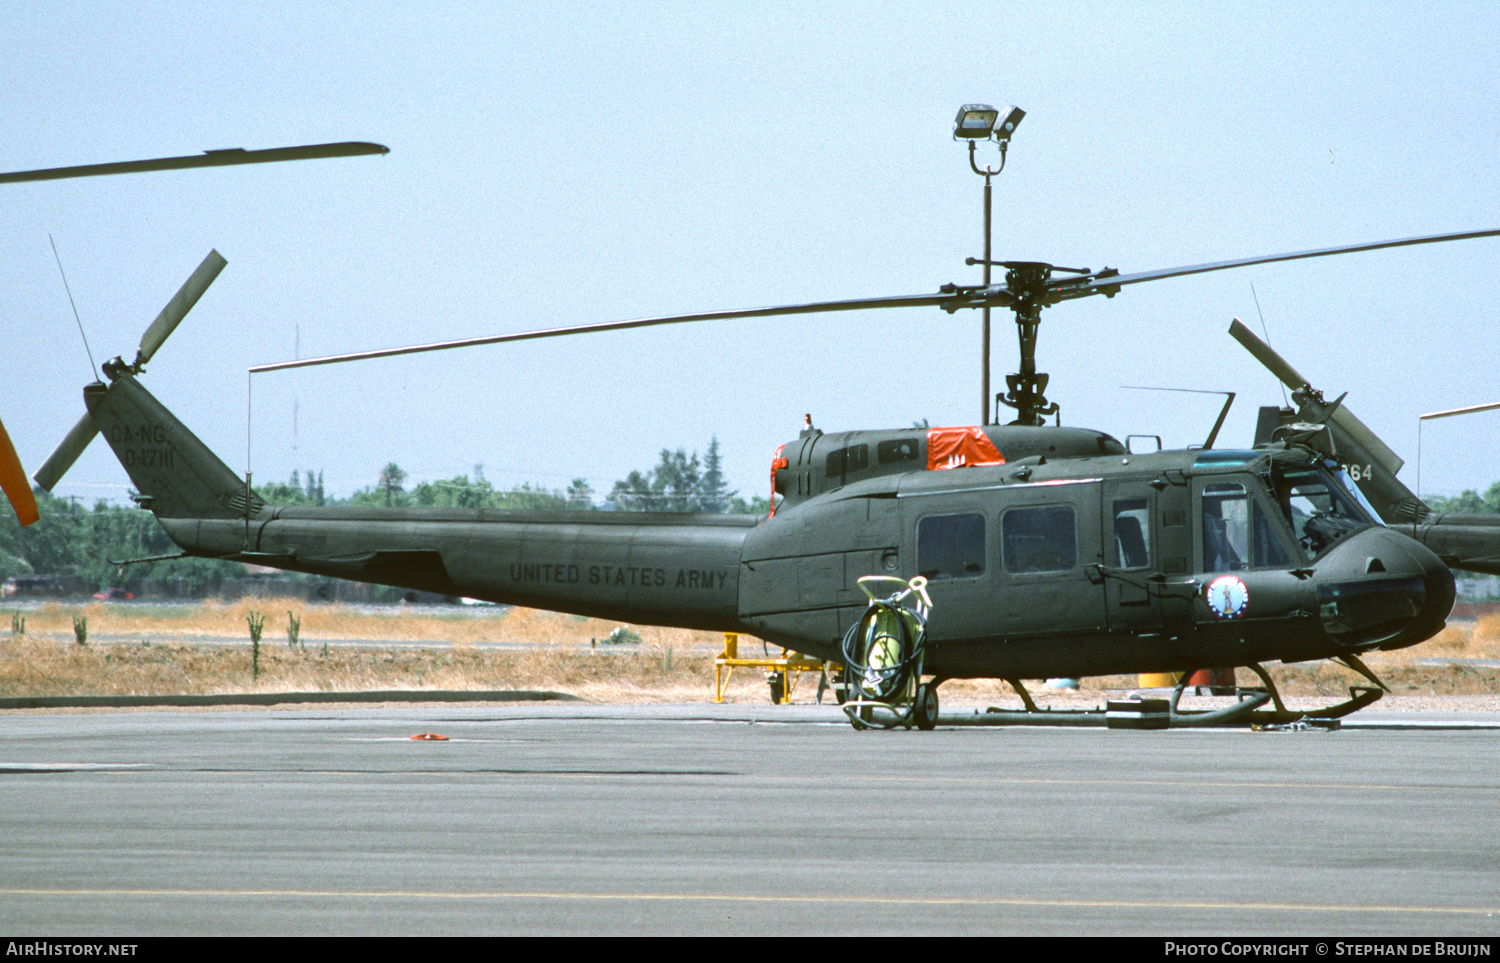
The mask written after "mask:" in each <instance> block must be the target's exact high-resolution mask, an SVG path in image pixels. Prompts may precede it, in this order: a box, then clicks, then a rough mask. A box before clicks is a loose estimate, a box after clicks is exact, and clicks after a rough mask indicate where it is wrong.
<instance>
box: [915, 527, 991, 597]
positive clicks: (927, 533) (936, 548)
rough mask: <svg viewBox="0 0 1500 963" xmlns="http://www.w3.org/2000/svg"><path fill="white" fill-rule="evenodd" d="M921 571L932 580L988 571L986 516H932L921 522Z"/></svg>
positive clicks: (919, 570) (918, 545) (975, 575)
mask: <svg viewBox="0 0 1500 963" xmlns="http://www.w3.org/2000/svg"><path fill="white" fill-rule="evenodd" d="M917 571H918V572H920V573H921V574H922V575H925V576H926V577H927V578H928V579H931V580H934V581H936V580H938V579H950V578H978V577H979V576H981V575H983V574H984V516H983V515H980V514H977V513H975V514H967V515H931V516H928V517H927V518H924V519H922V520H921V521H920V522H918V523H917Z"/></svg>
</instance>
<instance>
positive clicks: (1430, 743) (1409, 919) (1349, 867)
mask: <svg viewBox="0 0 1500 963" xmlns="http://www.w3.org/2000/svg"><path fill="white" fill-rule="evenodd" d="M1497 726H1500V723H1497V720H1496V719H1495V718H1494V717H1492V716H1466V717H1462V718H1460V717H1450V716H1437V715H1432V714H1424V715H1423V717H1422V718H1420V719H1416V720H1413V719H1409V718H1406V717H1401V716H1392V715H1386V716H1382V715H1381V714H1380V713H1378V712H1375V711H1368V712H1365V713H1362V714H1361V715H1360V716H1359V717H1357V719H1356V720H1354V723H1353V724H1350V725H1347V726H1346V727H1345V728H1344V729H1342V730H1340V731H1337V732H1321V731H1311V732H1286V733H1270V732H1266V733H1254V732H1249V731H1246V730H1223V731H1202V730H1173V731H1169V732H1122V731H1110V730H1104V729H1019V728H1009V729H951V730H938V731H936V732H925V733H924V732H855V731H854V730H853V729H851V728H850V727H849V726H848V725H847V724H845V723H844V722H843V721H842V715H841V714H839V713H838V711H837V710H835V709H830V708H820V707H812V706H791V707H774V706H749V707H746V706H707V705H697V706H661V707H629V708H618V707H600V706H580V705H577V704H572V705H550V704H549V705H531V704H528V705H510V706H494V707H454V706H422V707H401V708H382V709H317V710H298V711H284V710H275V711H266V710H254V711H209V712H197V711H194V712H130V713H78V714H61V713H51V714H42V713H33V714H24V715H23V714H13V715H6V716H4V717H3V718H0V734H3V736H4V739H3V742H0V840H3V842H0V847H3V850H0V851H3V853H4V858H3V859H0V928H3V929H4V930H5V931H6V932H9V933H12V934H15V935H17V936H18V937H19V936H21V935H25V936H27V937H35V936H44V935H54V936H84V935H109V936H116V937H124V936H130V935H167V934H185V935H219V934H318V935H337V934H360V935H371V934H392V935H418V934H441V935H459V934H522V933H525V934H536V933H546V934H553V933H569V934H571V933H579V934H601V935H604V934H607V935H623V934H665V933H670V934H685V935H686V934H712V935H727V934H757V935H759V934H843V933H848V934H860V935H869V934H877V933H891V934H932V935H948V934H960V933H964V934H968V933H973V934H1014V935H1107V934H1134V935H1155V936H1166V937H1174V936H1176V937H1181V936H1191V935H1203V936H1233V935H1309V936H1352V937H1361V936H1363V937H1369V936H1379V935H1391V936H1419V935H1421V936H1448V937H1461V936H1469V937H1476V936H1477V937H1484V938H1488V939H1491V940H1493V939H1496V938H1497V937H1500V729H1497ZM425 732H437V733H440V734H443V735H446V736H448V737H449V740H448V741H413V740H412V739H411V738H410V737H411V736H412V735H414V734H418V733H425Z"/></svg>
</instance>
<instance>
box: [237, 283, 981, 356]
mask: <svg viewBox="0 0 1500 963" xmlns="http://www.w3.org/2000/svg"><path fill="white" fill-rule="evenodd" d="M955 297H957V296H956V295H954V294H951V293H949V294H943V293H939V294H907V295H898V296H896V297H889V298H861V299H858V300H854V301H815V302H812V303H810V304H786V305H780V306H778V307H772V308H750V309H747V310H739V311H706V312H703V313H700V314H675V315H667V316H664V317H659V318H634V319H632V320H628V321H602V322H599V323H597V324H576V325H572V326H569V327H564V328H542V329H540V330H537V331H518V332H515V333H513V334H496V335H490V336H487V337H482V338H464V339H463V340H460V341H436V342H433V343H432V344H415V345H409V346H407V347H404V348H381V349H379V350H376V351H356V352H352V353H349V354H334V355H328V356H326V357H322V358H305V359H302V360H299V361H279V362H275V363H273V364H259V365H255V366H254V367H252V368H251V369H250V371H251V372H252V373H258V372H263V371H284V370H286V369H288V368H308V367H312V366H313V365H320V364H339V363H342V362H345V361H367V360H370V359H372V358H394V357H397V356H399V355H406V354H420V353H422V352H424V351H447V350H449V349H451V348H472V347H477V346H479V345H482V344H505V343H506V342H510V341H533V340H536V339H538V338H558V337H563V336H566V335H570V334H597V333H600V332H604V331H627V330H629V329H631V328H649V327H654V326H656V325H662V324H686V323H688V322H691V321H727V320H730V319H734V318H770V317H777V316H780V315H788V314H821V313H825V312H829V311H867V310H871V309H874V308H920V307H932V306H934V305H943V304H948V303H951V302H953V301H954V300H955ZM963 306H964V307H968V305H967V304H964V305H963Z"/></svg>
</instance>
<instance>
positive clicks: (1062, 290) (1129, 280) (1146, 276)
mask: <svg viewBox="0 0 1500 963" xmlns="http://www.w3.org/2000/svg"><path fill="white" fill-rule="evenodd" d="M1496 236H1500V228H1497V229H1494V230H1489V231H1463V232H1461V233H1458V234H1429V235H1425V236H1423V237H1407V238H1401V239H1399V240H1395V241H1372V242H1370V243H1367V244H1345V245H1342V246H1340V247H1323V248H1318V249H1317V250H1313V251H1295V252H1293V253H1290V254H1267V255H1264V256H1261V257H1245V258H1239V259H1237V260H1234V261H1214V262H1212V263H1210V264H1193V265H1189V266H1187V267H1176V268H1166V269H1165V270H1161V271H1141V272H1139V273H1137V274H1117V275H1114V276H1112V277H1095V278H1090V279H1089V280H1088V281H1087V282H1086V283H1084V284H1080V285H1077V286H1076V287H1075V286H1066V287H1063V286H1059V290H1058V300H1062V301H1068V300H1072V299H1073V298H1082V297H1087V296H1088V295H1090V294H1103V293H1106V292H1108V293H1113V291H1114V289H1117V288H1120V287H1123V286H1124V285H1127V284H1139V283H1141V282H1142V281H1160V280H1162V279H1163V278H1176V277H1183V276H1185V275H1188V274H1207V273H1208V272H1210V271H1227V270H1229V269H1230V268H1238V267H1249V266H1250V265H1252V264H1274V263H1275V262H1277V261H1300V260H1302V259H1304V258H1310V257H1328V256H1329V255H1332V254H1354V253H1356V252H1358V251H1378V250H1380V249H1382V248H1388V247H1410V246H1412V245H1415V244H1437V243H1440V242H1443V241H1466V240H1469V239H1471V238H1476V237H1496ZM1064 283H1066V282H1064Z"/></svg>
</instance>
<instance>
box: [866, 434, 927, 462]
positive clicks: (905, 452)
mask: <svg viewBox="0 0 1500 963" xmlns="http://www.w3.org/2000/svg"><path fill="white" fill-rule="evenodd" d="M875 457H876V459H877V460H878V461H879V462H880V463H881V464H882V465H892V464H895V463H896V462H902V461H916V460H917V439H915V438H898V439H896V440H895V441H882V442H880V443H879V444H878V445H876V446H875Z"/></svg>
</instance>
